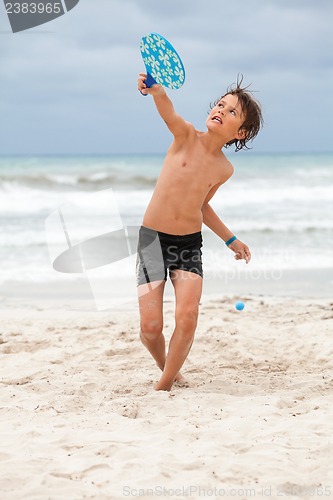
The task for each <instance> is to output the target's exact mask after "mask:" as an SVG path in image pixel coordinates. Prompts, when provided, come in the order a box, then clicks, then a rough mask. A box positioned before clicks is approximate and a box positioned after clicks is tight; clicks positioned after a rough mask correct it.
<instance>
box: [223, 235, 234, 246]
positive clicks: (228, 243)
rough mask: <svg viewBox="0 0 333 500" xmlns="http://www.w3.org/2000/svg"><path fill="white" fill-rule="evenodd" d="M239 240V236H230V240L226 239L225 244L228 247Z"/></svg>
mask: <svg viewBox="0 0 333 500" xmlns="http://www.w3.org/2000/svg"><path fill="white" fill-rule="evenodd" d="M235 240H237V236H233V237H232V238H230V240H228V241H226V242H225V244H226V245H227V247H228V246H229V245H230V244H231V243H232V242H233V241H235Z"/></svg>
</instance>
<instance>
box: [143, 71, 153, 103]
mask: <svg viewBox="0 0 333 500" xmlns="http://www.w3.org/2000/svg"><path fill="white" fill-rule="evenodd" d="M144 83H145V84H146V87H147V88H148V89H150V87H152V86H153V85H156V84H157V81H156V80H155V79H154V78H153V77H152V76H151V74H150V73H147V78H146V79H145V81H144ZM141 94H142V92H141ZM142 95H143V96H145V97H146V96H147V95H148V94H142Z"/></svg>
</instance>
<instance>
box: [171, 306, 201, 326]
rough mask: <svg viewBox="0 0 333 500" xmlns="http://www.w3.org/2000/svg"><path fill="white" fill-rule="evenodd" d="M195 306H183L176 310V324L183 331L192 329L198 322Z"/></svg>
mask: <svg viewBox="0 0 333 500" xmlns="http://www.w3.org/2000/svg"><path fill="white" fill-rule="evenodd" d="M198 315H199V310H198V307H197V306H188V307H184V308H182V309H181V310H178V311H177V312H176V325H177V327H179V328H181V329H182V330H184V331H188V330H194V329H195V328H196V326H197V322H198Z"/></svg>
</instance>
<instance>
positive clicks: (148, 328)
mask: <svg viewBox="0 0 333 500" xmlns="http://www.w3.org/2000/svg"><path fill="white" fill-rule="evenodd" d="M140 328H141V335H144V334H148V335H160V334H161V333H162V330H163V323H162V322H161V321H159V320H156V319H147V320H142V321H141V323H140Z"/></svg>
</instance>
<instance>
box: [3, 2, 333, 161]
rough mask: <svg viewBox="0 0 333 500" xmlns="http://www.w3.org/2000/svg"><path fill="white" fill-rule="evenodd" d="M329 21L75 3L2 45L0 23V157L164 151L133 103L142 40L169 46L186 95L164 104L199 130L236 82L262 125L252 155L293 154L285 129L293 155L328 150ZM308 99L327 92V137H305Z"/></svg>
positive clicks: (314, 14) (301, 13)
mask: <svg viewBox="0 0 333 500" xmlns="http://www.w3.org/2000/svg"><path fill="white" fill-rule="evenodd" d="M0 14H1V13H0ZM332 14H333V6H332V4H331V2H330V1H326V0H322V1H321V2H314V1H310V0H302V1H300V0H294V1H293V2H292V3H291V2H289V1H287V0H286V1H284V0H279V1H273V0H268V1H265V2H262V1H261V0H249V1H245V0H239V1H238V2H237V8H236V7H235V4H234V3H231V2H229V3H224V2H221V0H207V2H205V3H203V2H202V1H201V0H169V1H168V2H165V1H156V0H145V1H144V2H138V1H137V0H94V1H83V0H81V2H80V3H79V4H78V6H77V7H76V8H75V9H73V10H72V11H71V12H70V13H69V14H67V15H66V16H62V17H61V18H59V19H58V20H56V21H54V22H53V23H52V24H51V23H50V24H49V25H47V27H45V28H43V29H44V30H45V31H47V30H49V32H45V33H43V29H42V28H40V29H39V30H35V32H31V33H29V34H28V33H27V34H17V35H13V34H10V33H9V32H7V33H6V29H7V28H6V22H7V20H6V19H5V17H4V16H3V17H2V18H1V16H0V29H1V30H2V33H0V42H1V44H0V81H1V87H2V94H1V98H0V111H1V115H2V121H1V125H0V129H1V130H0V131H1V136H2V138H3V139H2V141H3V143H2V148H1V149H2V151H3V152H11V150H12V148H14V147H15V148H16V150H19V152H25V151H35V152H51V153H52V152H57V151H58V152H78V153H81V152H82V153H84V152H101V153H104V152H108V151H109V152H120V151H124V152H136V151H151V150H153V151H163V150H164V149H165V147H166V146H167V145H168V141H169V140H170V137H169V135H168V133H167V132H166V131H165V130H164V128H163V124H159V125H157V123H158V118H157V115H156V112H155V110H154V109H153V106H152V103H150V102H149V100H148V99H146V100H145V101H143V100H142V98H141V97H140V96H138V95H137V91H136V77H137V73H138V72H139V71H141V70H142V69H143V68H142V62H141V57H140V53H139V49H138V44H139V40H140V37H141V36H142V35H143V34H145V33H147V32H149V31H157V32H160V33H162V34H163V35H164V36H166V37H167V38H169V39H170V40H171V41H172V43H173V44H174V45H175V47H176V48H177V50H179V52H180V54H181V56H182V57H183V60H184V63H185V67H186V71H187V81H186V84H185V86H184V88H183V89H182V90H181V91H179V92H172V93H171V94H170V95H171V96H172V98H173V100H174V102H175V106H176V107H177V109H178V110H179V112H181V113H182V114H184V116H185V117H186V118H187V119H190V120H193V121H194V122H195V124H196V126H198V127H202V126H203V125H204V120H205V114H206V110H207V108H208V104H209V102H210V101H211V100H213V99H215V98H216V97H218V96H219V95H220V93H221V91H222V92H223V91H224V90H225V87H226V86H227V85H228V84H229V83H231V82H233V81H234V80H235V78H236V77H237V73H238V72H242V73H244V75H245V79H246V82H253V87H254V88H255V89H257V90H260V92H259V94H258V97H259V98H260V99H261V100H262V101H263V104H264V109H265V112H266V115H267V116H268V120H267V121H268V122H269V123H268V124H267V127H266V129H265V131H264V132H263V137H264V138H265V143H263V141H262V140H261V139H260V140H259V141H258V144H260V147H261V148H262V149H276V148H280V147H281V146H280V143H279V136H281V137H282V141H281V142H283V147H287V148H288V147H294V144H295V141H293V142H291V141H290V145H289V146H288V141H287V139H288V129H289V130H292V131H293V134H294V131H295V130H297V131H298V135H299V138H298V145H297V147H298V148H302V147H303V148H310V147H311V148H312V147H316V148H320V147H321V146H320V145H321V144H322V147H326V149H327V143H328V141H327V137H326V135H327V133H326V132H325V130H326V129H327V127H328V126H329V123H330V116H331V112H332V100H331V99H330V97H329V95H330V94H329V89H330V88H331V87H332V83H333V81H332V80H333V75H332V73H333V72H332V67H333V56H332V52H331V50H330V47H331V46H332V42H333V40H332V38H333V36H332V30H331V19H332V18H333V16H332ZM45 26H46V25H45ZM37 31H38V32H37ZM52 31H53V32H52ZM314 89H322V91H323V90H325V92H326V89H327V94H326V95H328V98H326V100H325V107H320V108H318V110H316V113H317V114H318V116H317V115H316V123H317V122H318V123H319V122H321V123H322V124H327V127H326V128H325V127H323V130H324V132H321V133H320V134H319V133H318V132H317V131H316V130H312V136H311V135H310V132H309V130H308V127H307V125H306V123H307V122H306V120H305V116H304V104H303V103H304V101H305V100H306V98H307V95H308V93H309V92H313V90H314ZM314 99H315V101H316V102H317V101H318V102H319V99H320V98H319V97H318V96H316V97H315V98H314ZM281 103H282V104H281ZM282 105H283V106H286V111H285V113H284V114H282V113H281V112H280V107H281V106H282ZM128 107H129V109H130V113H131V116H132V121H131V123H130V124H129V123H128V120H127V119H126V111H127V108H128ZM291 108H292V109H293V110H294V109H296V110H297V113H296V115H295V113H292V112H291V111H288V110H290V109H291ZM4 116H5V117H6V118H5V119H4V118H3V117H4ZM142 123H145V127H144V129H143V127H142ZM315 134H318V138H314V135H315ZM325 134H326V135H325ZM15 135H16V139H15V140H14V139H13V137H14V136H15ZM289 135H290V134H289ZM55 136H58V137H59V141H58V142H57V141H55V140H54V137H55ZM69 138H70V139H71V140H69ZM54 148H55V149H54Z"/></svg>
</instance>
